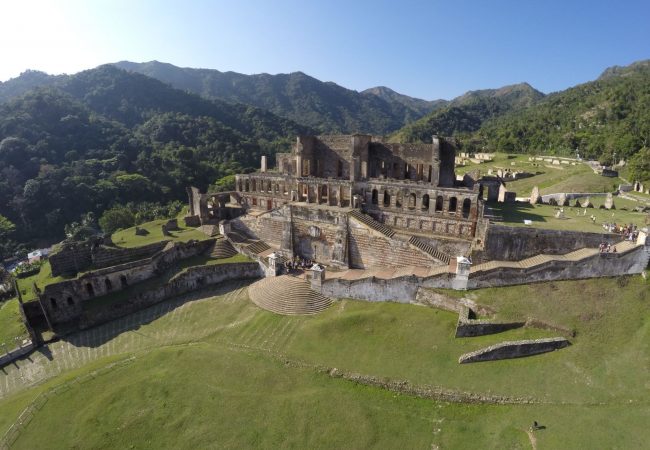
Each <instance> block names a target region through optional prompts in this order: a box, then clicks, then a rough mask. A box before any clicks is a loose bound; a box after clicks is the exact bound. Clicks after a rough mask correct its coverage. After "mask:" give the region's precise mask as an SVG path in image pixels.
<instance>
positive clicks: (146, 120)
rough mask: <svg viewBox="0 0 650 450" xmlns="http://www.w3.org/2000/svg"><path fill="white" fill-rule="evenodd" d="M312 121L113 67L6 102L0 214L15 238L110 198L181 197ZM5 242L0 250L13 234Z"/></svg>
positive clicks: (0, 112) (59, 230)
mask: <svg viewBox="0 0 650 450" xmlns="http://www.w3.org/2000/svg"><path fill="white" fill-rule="evenodd" d="M310 132H313V131H312V130H310V129H308V128H306V127H304V126H302V125H298V124H296V123H294V122H292V121H290V120H288V119H284V118H281V117H278V116H275V115H274V114H272V113H270V112H268V111H264V110H261V109H259V108H255V107H252V106H248V105H241V104H237V105H233V104H230V103H227V102H224V101H209V100H206V99H203V98H201V97H199V96H198V95H194V94H190V93H186V92H183V91H179V90H176V89H173V88H172V87H170V86H168V85H166V84H164V83H162V82H160V81H158V80H154V79H152V78H149V77H146V76H144V75H140V74H135V73H129V72H126V71H123V70H120V69H118V68H116V67H113V66H109V65H107V66H101V67H99V68H97V69H93V70H88V71H84V72H80V73H78V74H76V75H73V76H69V77H65V78H61V79H58V80H57V81H56V83H54V84H52V85H51V86H49V87H42V88H36V89H32V90H29V91H27V92H26V93H25V94H24V95H22V96H20V97H17V98H14V99H13V100H10V101H8V102H6V103H4V104H0V216H4V217H6V218H8V219H9V220H10V221H11V222H13V223H14V224H16V225H18V226H17V231H16V232H15V235H14V236H13V237H12V239H13V240H14V241H17V242H28V241H30V240H33V239H36V238H46V239H57V238H61V237H63V230H64V226H65V225H66V224H69V223H71V222H73V221H78V220H79V217H80V216H81V215H83V214H86V213H88V212H92V213H94V214H95V215H96V216H98V215H100V214H101V213H102V212H103V211H104V210H106V209H107V208H110V207H111V206H112V205H114V204H125V203H127V202H163V203H164V202H169V201H171V200H184V199H185V187H186V186H187V185H190V184H192V185H196V186H199V187H201V188H203V189H205V188H207V186H208V185H209V184H213V183H215V182H216V181H217V180H219V179H221V178H223V177H226V176H229V175H232V174H234V173H239V172H242V171H244V172H245V171H247V170H252V169H253V168H254V167H257V165H258V164H259V157H260V155H261V154H267V155H272V154H274V153H275V152H276V151H278V150H283V151H284V150H287V149H288V148H289V145H290V142H291V139H292V136H295V135H296V134H301V133H310ZM9 244H10V243H7V242H2V243H0V259H2V256H3V254H4V255H5V256H6V254H7V252H8V251H10V250H11V248H15V247H16V246H15V245H14V244H15V242H14V243H13V244H11V245H9Z"/></svg>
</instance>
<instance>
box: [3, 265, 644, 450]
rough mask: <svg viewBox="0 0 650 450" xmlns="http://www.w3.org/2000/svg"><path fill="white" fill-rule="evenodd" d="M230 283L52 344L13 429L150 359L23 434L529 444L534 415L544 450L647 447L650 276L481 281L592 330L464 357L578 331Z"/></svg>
mask: <svg viewBox="0 0 650 450" xmlns="http://www.w3.org/2000/svg"><path fill="white" fill-rule="evenodd" d="M229 286H230V287H229V288H228V287H227V286H224V287H223V288H222V291H221V293H220V295H217V296H216V297H211V298H209V299H203V300H200V299H199V300H197V299H194V300H185V301H183V300H178V301H175V300H172V301H169V302H166V306H165V305H157V306H155V307H152V308H150V309H149V311H152V313H149V312H147V311H143V312H140V313H137V314H135V315H133V316H130V317H127V318H124V319H120V321H117V322H113V323H109V324H105V325H102V326H100V327H98V328H97V329H95V330H89V331H86V332H83V333H85V336H86V337H85V338H79V339H76V338H73V337H71V338H70V341H69V342H65V341H62V342H57V343H55V344H52V345H51V346H50V347H51V350H52V351H53V352H54V354H55V357H56V358H59V360H58V362H59V364H53V363H50V362H48V361H47V359H46V358H45V357H43V356H38V357H35V358H34V359H35V362H34V364H36V365H37V367H40V369H39V370H38V372H37V373H41V374H50V375H49V376H50V377H53V378H52V379H51V380H50V381H47V382H46V383H45V384H43V385H40V386H36V387H34V388H28V387H27V386H24V387H23V388H15V389H13V390H12V391H11V392H14V393H13V394H11V395H10V396H7V397H4V398H3V399H2V400H0V410H1V411H2V412H3V414H0V433H1V432H4V430H6V429H7V428H8V427H9V425H10V424H11V423H12V422H13V421H14V420H15V418H16V417H17V416H18V414H19V412H20V411H21V410H22V409H23V408H24V407H25V406H26V405H28V404H29V402H30V401H31V400H32V399H34V398H35V396H36V395H37V394H38V393H40V392H42V391H44V390H46V389H47V388H50V387H52V386H56V385H59V384H61V383H63V382H64V381H66V380H69V379H71V378H72V377H73V376H80V375H85V374H86V373H88V372H90V371H91V370H94V369H97V368H98V367H101V366H102V365H103V364H107V363H109V362H111V361H115V360H117V359H122V358H125V357H128V356H129V355H134V356H135V360H134V361H133V362H130V363H129V364H127V365H125V366H123V367H121V368H118V369H116V370H114V371H112V372H110V373H108V374H106V375H100V376H97V377H96V378H94V379H92V378H91V379H89V380H88V381H86V382H84V383H74V384H73V385H71V389H70V390H66V391H65V392H62V393H60V394H58V395H55V396H52V397H50V399H49V400H48V402H47V403H45V404H44V406H42V409H40V411H38V412H37V413H36V415H35V416H34V418H33V419H32V421H31V422H30V423H29V424H28V425H27V426H26V428H25V429H24V431H23V432H22V433H21V434H20V437H19V438H18V440H17V441H16V444H15V447H16V448H38V447H42V446H44V445H46V446H62V447H64V446H65V447H72V446H75V445H81V444H82V443H83V445H84V446H92V447H104V446H107V445H111V446H115V445H118V446H121V447H128V446H134V447H141V446H147V447H153V446H156V447H168V446H173V447H183V448H184V447H205V446H210V445H218V446H220V447H228V448H241V447H251V446H260V447H291V446H299V447H305V448H311V447H319V446H320V447H337V448H338V447H341V446H344V447H345V446H350V445H352V446H355V447H356V446H373V447H387V448H394V447H395V446H396V445H398V446H400V447H405V448H415V447H427V448H429V447H431V446H432V445H437V446H440V447H441V448H476V447H480V448H513V447H514V448H516V447H519V448H526V447H527V446H529V445H530V442H529V437H528V435H527V433H526V430H527V429H528V428H529V427H530V425H531V424H532V422H533V421H538V422H539V423H540V424H541V425H544V426H545V427H546V428H545V429H544V430H539V431H536V432H534V437H535V438H536V440H537V446H538V448H603V447H606V448H609V447H622V448H635V447H642V446H643V445H644V442H645V441H644V437H643V434H642V433H639V432H638V431H639V430H642V429H643V427H644V424H645V423H646V422H647V421H648V420H650V415H649V412H648V408H647V406H646V405H647V402H648V389H647V379H646V378H647V376H646V374H647V368H648V367H647V364H648V357H649V351H650V348H649V347H648V343H647V339H646V337H647V335H648V333H649V332H650V328H649V326H650V322H649V321H648V317H650V309H649V308H650V289H648V283H647V282H646V281H644V280H643V279H642V278H641V277H638V276H635V277H622V278H611V279H593V280H578V281H565V282H553V283H539V284H536V285H533V286H513V287H506V288H498V289H486V290H478V291H470V292H468V293H467V295H468V296H469V297H470V298H472V299H473V300H474V301H477V302H479V303H483V304H486V305H488V306H490V307H492V308H494V309H497V310H498V312H497V318H502V319H517V320H519V319H521V318H528V317H535V318H537V319H538V320H541V321H544V322H548V323H549V324H551V325H555V326H560V327H563V328H567V329H570V331H571V333H573V332H575V337H571V338H570V339H571V341H572V344H573V345H571V346H570V347H569V348H566V349H563V350H561V351H557V352H553V353H549V354H545V355H539V356H534V357H530V358H522V359H515V360H503V361H495V362H489V363H477V364H468V365H458V363H457V358H458V356H459V355H460V354H462V353H464V352H466V351H470V350H474V349H477V348H480V347H483V346H485V345H489V344H491V343H496V342H500V341H503V340H509V339H517V338H523V337H538V336H553V335H557V334H560V333H561V332H559V331H551V330H537V329H520V330H511V331H509V332H506V333H501V334H498V335H493V336H485V337H480V338H463V339H455V338H454V337H453V334H454V326H455V322H456V315H454V314H451V313H448V312H445V311H440V310H435V309H431V308H426V307H422V306H415V305H404V304H395V303H367V302H360V301H349V300H347V301H346V300H344V301H340V302H337V303H335V304H334V305H333V306H332V307H331V308H330V309H329V310H327V311H326V312H325V313H323V314H321V315H318V316H312V317H287V316H277V315H274V314H271V313H268V312H266V311H263V310H260V309H258V308H256V307H255V306H254V305H252V304H251V303H250V302H249V301H248V299H247V296H246V294H245V291H244V290H243V289H242V288H243V287H245V285H244V286H242V284H241V282H239V283H234V284H230V285H229ZM194 298H196V297H194ZM125 326H126V328H124V327H125ZM118 330H120V331H119V332H118ZM72 343H75V344H74V345H73V344H72ZM92 355H95V356H92ZM18 364H19V365H20V366H23V365H25V364H27V362H25V361H23V362H19V363H18ZM62 367H66V368H68V369H69V370H68V371H66V370H64V371H63V373H61V372H60V370H61V368H62ZM334 367H335V368H337V371H338V372H339V373H344V374H345V373H350V374H352V373H356V374H360V375H362V376H368V377H377V378H379V379H384V378H388V379H392V380H404V381H408V382H409V383H411V384H413V385H429V386H438V387H441V388H444V389H452V390H455V391H459V392H468V393H469V392H471V393H475V394H479V395H484V396H486V395H503V396H506V397H509V398H511V399H517V398H522V397H523V398H530V399H532V400H533V403H525V404H518V403H515V404H505V405H488V404H478V405H471V404H467V403H449V402H440V401H436V400H430V399H423V398H414V397H412V396H411V395H409V394H406V393H398V392H392V391H386V390H383V389H380V388H378V387H370V386H366V385H364V384H359V383H356V382H352V381H347V380H345V379H344V378H337V377H332V376H330V375H328V373H329V370H330V369H331V368H334ZM70 369H71V371H70ZM14 370H15V369H14V368H9V371H8V373H7V375H4V374H1V373H0V377H2V376H8V377H9V376H12V375H14V376H15V373H14V372H13V371H14ZM57 370H58V371H59V372H57ZM4 386H6V385H5V384H4V382H3V381H2V380H0V389H3V387H4ZM576 417H579V418H580V420H575V418H576ZM70 421H73V422H74V423H75V424H76V425H75V426H74V427H70V426H67V425H66V424H69V423H70ZM161 424H163V425H164V426H163V425H161ZM603 424H607V425H606V426H605V425H603ZM36 430H38V432H36ZM49 430H51V432H48V431H49ZM55 430H56V432H55ZM46 437H47V439H48V441H47V442H45V441H43V439H46Z"/></svg>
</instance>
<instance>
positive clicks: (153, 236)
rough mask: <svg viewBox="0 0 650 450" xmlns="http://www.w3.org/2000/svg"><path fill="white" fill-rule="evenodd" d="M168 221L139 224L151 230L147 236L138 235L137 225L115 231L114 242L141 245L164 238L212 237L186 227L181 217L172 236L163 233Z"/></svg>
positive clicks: (183, 239)
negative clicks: (136, 231) (136, 232)
mask: <svg viewBox="0 0 650 450" xmlns="http://www.w3.org/2000/svg"><path fill="white" fill-rule="evenodd" d="M164 223H167V219H162V220H154V221H151V222H147V223H143V224H142V225H138V227H139V228H144V229H145V230H147V231H148V232H149V234H147V235H145V236H137V235H136V234H135V227H131V228H127V229H124V230H120V231H117V232H115V233H113V236H112V239H113V243H114V244H115V245H117V246H119V247H127V248H128V247H140V246H142V245H147V244H153V243H155V242H160V241H164V240H169V241H178V242H187V241H189V240H192V239H195V240H198V241H202V240H205V239H210V237H209V236H207V235H206V234H205V233H203V232H201V231H199V230H197V229H196V228H191V227H186V226H185V225H184V224H183V221H182V220H181V219H178V228H179V229H178V230H176V231H170V236H164V235H163V234H162V225H163V224H164Z"/></svg>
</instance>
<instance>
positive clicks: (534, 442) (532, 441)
mask: <svg viewBox="0 0 650 450" xmlns="http://www.w3.org/2000/svg"><path fill="white" fill-rule="evenodd" d="M526 434H527V435H528V439H530V445H531V446H532V447H533V450H537V438H536V437H535V434H534V433H533V432H532V431H530V430H526Z"/></svg>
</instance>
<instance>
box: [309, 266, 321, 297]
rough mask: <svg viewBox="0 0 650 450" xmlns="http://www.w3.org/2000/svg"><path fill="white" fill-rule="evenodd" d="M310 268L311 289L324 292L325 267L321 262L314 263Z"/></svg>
mask: <svg viewBox="0 0 650 450" xmlns="http://www.w3.org/2000/svg"><path fill="white" fill-rule="evenodd" d="M309 270H310V271H311V280H310V281H311V289H312V290H314V291H316V292H318V293H322V292H323V281H325V267H323V266H321V265H320V264H314V265H313V266H312V267H311V269H309Z"/></svg>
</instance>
